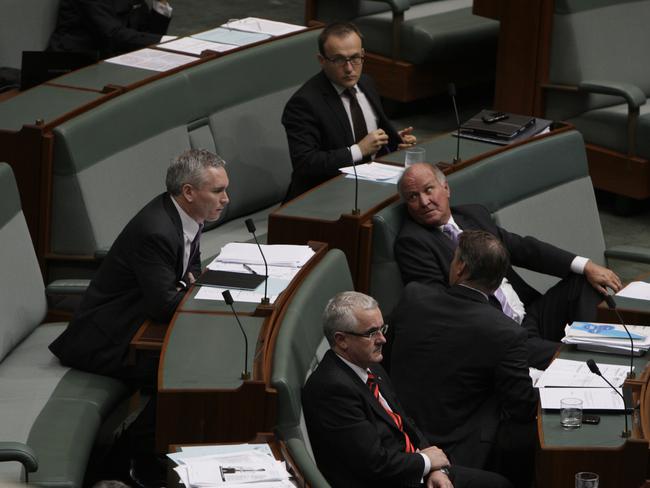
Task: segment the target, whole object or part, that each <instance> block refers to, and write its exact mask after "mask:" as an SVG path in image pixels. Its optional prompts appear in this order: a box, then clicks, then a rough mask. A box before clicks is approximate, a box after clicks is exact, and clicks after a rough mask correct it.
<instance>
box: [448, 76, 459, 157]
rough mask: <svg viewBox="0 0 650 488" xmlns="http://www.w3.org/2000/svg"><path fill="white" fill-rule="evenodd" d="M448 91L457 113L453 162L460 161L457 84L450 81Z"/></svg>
mask: <svg viewBox="0 0 650 488" xmlns="http://www.w3.org/2000/svg"><path fill="white" fill-rule="evenodd" d="M447 93H449V96H450V97H451V101H452V102H453V104H454V113H455V114H456V157H455V158H454V161H453V164H457V163H460V161H461V160H460V117H459V116H458V107H457V106H456V85H455V84H453V83H449V85H447Z"/></svg>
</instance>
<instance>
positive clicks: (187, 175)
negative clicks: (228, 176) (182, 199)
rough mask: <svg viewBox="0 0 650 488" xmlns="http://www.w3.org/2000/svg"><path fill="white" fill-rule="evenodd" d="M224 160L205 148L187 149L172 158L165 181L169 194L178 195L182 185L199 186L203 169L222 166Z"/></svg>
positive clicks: (224, 164)
mask: <svg viewBox="0 0 650 488" xmlns="http://www.w3.org/2000/svg"><path fill="white" fill-rule="evenodd" d="M224 166H226V162H225V161H224V160H223V159H222V158H221V157H220V156H218V155H216V154H214V153H211V152H210V151H206V150H205V149H189V150H187V151H185V152H184V153H183V154H181V155H180V156H178V157H177V158H174V160H172V162H171V164H170V165H169V168H167V178H166V179H165V183H166V185H167V191H168V192H169V193H170V195H174V196H177V195H180V194H181V191H182V190H183V185H185V184H188V183H189V184H190V185H192V186H193V187H195V188H199V187H200V186H201V183H202V182H203V171H204V170H205V169H208V168H223V167H224Z"/></svg>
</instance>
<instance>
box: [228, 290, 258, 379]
mask: <svg viewBox="0 0 650 488" xmlns="http://www.w3.org/2000/svg"><path fill="white" fill-rule="evenodd" d="M221 295H222V296H223V299H224V301H225V302H226V303H227V304H228V305H230V309H231V310H232V313H233V314H234V315H235V319H237V323H238V324H239V329H240V330H241V333H242V335H243V336H244V371H242V374H241V379H242V380H250V379H251V373H250V371H248V337H247V336H246V332H244V328H243V327H242V325H241V322H240V321H239V315H237V312H236V311H235V307H234V306H233V303H234V300H233V299H232V295H231V294H230V290H225V291H224V292H223V293H221Z"/></svg>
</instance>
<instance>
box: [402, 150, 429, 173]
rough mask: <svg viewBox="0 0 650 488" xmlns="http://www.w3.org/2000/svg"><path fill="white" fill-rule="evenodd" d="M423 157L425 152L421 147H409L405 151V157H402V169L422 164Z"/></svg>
mask: <svg viewBox="0 0 650 488" xmlns="http://www.w3.org/2000/svg"><path fill="white" fill-rule="evenodd" d="M425 157H426V151H425V149H424V148H423V147H410V148H408V149H407V150H406V156H405V157H404V167H405V168H408V167H409V166H411V165H412V164H415V163H424V162H425V161H424V158H425Z"/></svg>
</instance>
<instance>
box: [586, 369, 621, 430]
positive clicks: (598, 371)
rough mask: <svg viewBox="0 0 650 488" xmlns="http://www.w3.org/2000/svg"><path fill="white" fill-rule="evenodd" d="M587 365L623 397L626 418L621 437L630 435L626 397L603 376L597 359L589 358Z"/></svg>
mask: <svg viewBox="0 0 650 488" xmlns="http://www.w3.org/2000/svg"><path fill="white" fill-rule="evenodd" d="M587 366H588V367H589V371H591V372H592V373H593V374H595V375H596V376H600V377H601V378H602V379H603V380H605V383H607V384H608V385H609V386H610V387H611V388H612V390H614V391H615V392H616V394H617V395H618V396H620V397H621V400H623V414H624V415H623V418H624V419H625V430H624V431H623V432H621V437H625V438H627V437H630V435H631V433H630V431H629V430H628V428H627V407H626V406H625V397H624V396H623V395H622V394H621V392H620V391H618V390H617V389H616V388H615V387H614V385H612V384H611V383H610V382H609V380H608V379H607V378H605V377H604V376H603V374H602V373H601V372H600V369H599V368H598V365H597V364H596V361H594V360H593V359H589V360H587Z"/></svg>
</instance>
